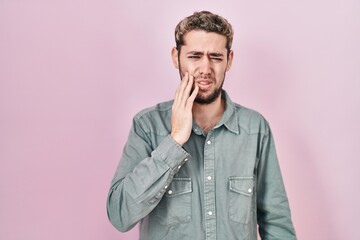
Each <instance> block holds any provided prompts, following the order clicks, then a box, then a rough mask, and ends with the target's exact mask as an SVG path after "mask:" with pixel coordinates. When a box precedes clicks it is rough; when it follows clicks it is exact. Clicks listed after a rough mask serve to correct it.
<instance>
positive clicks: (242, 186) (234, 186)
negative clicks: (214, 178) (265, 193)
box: [229, 177, 254, 197]
mask: <svg viewBox="0 0 360 240" xmlns="http://www.w3.org/2000/svg"><path fill="white" fill-rule="evenodd" d="M229 189H230V191H233V192H236V193H240V194H243V195H246V196H249V197H250V196H252V195H253V192H254V177H230V178H229Z"/></svg>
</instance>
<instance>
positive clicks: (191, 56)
mask: <svg viewBox="0 0 360 240" xmlns="http://www.w3.org/2000/svg"><path fill="white" fill-rule="evenodd" d="M188 58H193V59H199V58H200V56H196V55H190V56H188Z"/></svg>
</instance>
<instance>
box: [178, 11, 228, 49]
mask: <svg viewBox="0 0 360 240" xmlns="http://www.w3.org/2000/svg"><path fill="white" fill-rule="evenodd" d="M191 30H202V31H206V32H215V33H218V34H221V35H223V36H225V37H226V49H227V50H228V53H229V52H230V49H231V45H232V41H233V36H234V31H233V29H232V26H231V24H230V23H229V22H228V21H227V20H226V19H225V18H223V17H221V16H219V15H216V14H213V13H211V12H209V11H201V12H194V14H193V15H191V16H189V17H186V18H184V19H183V20H181V21H180V22H179V23H178V25H177V26H176V28H175V42H176V49H177V50H178V51H180V48H181V47H182V46H183V45H184V44H185V43H184V36H185V35H186V33H188V32H190V31H191Z"/></svg>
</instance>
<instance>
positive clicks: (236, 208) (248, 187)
mask: <svg viewBox="0 0 360 240" xmlns="http://www.w3.org/2000/svg"><path fill="white" fill-rule="evenodd" d="M253 195H254V178H253V177H230V178H229V198H228V199H229V218H230V220H232V221H234V222H238V223H243V224H247V223H249V220H250V216H251V214H252V213H253V212H254V209H253V208H254V206H253V204H254V200H253V199H254V198H253Z"/></svg>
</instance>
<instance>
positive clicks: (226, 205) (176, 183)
mask: <svg viewBox="0 0 360 240" xmlns="http://www.w3.org/2000/svg"><path fill="white" fill-rule="evenodd" d="M175 39H176V48H173V49H172V60H173V63H174V66H175V67H176V68H177V69H179V73H180V77H181V83H180V85H179V87H178V89H177V90H176V94H175V98H174V100H173V101H169V102H165V103H160V104H158V105H156V106H155V107H153V108H150V109H146V110H143V111H141V112H140V113H138V114H137V115H136V116H135V117H134V120H133V125H132V128H131V130H130V134H129V138H128V141H127V144H126V146H125V148H124V152H123V155H122V158H121V161H120V164H119V166H118V168H117V171H116V174H115V176H114V179H113V181H112V184H111V188H110V191H109V195H108V201H107V210H108V216H109V219H110V221H111V223H112V224H113V225H114V226H115V227H116V228H117V229H118V230H120V231H127V230H129V229H131V228H132V227H134V226H135V225H136V224H137V223H138V222H140V239H142V240H145V239H147V240H161V239H170V240H180V239H181V240H190V239H191V240H198V239H207V240H214V239H218V240H231V239H241V240H245V239H246V240H253V239H257V226H259V233H260V236H261V238H262V239H267V240H270V239H281V240H292V239H296V236H295V231H294V228H293V225H292V222H291V217H290V210H289V205H288V200H287V197H286V193H285V189H284V185H283V181H282V177H281V173H280V168H279V165H278V161H277V158H276V153H275V146H274V141H273V138H272V135H271V131H270V128H269V125H268V123H267V121H266V120H265V119H264V118H263V117H262V116H261V115H260V114H259V113H257V112H255V111H253V110H250V109H247V108H245V107H242V106H240V105H238V104H235V103H233V102H232V101H231V100H230V98H229V96H228V95H227V93H226V92H225V91H224V90H222V86H223V83H224V79H225V74H226V72H227V71H228V70H229V69H230V67H231V63H232V60H233V55H234V53H233V51H232V50H231V44H232V39H233V30H232V27H231V25H230V24H229V23H228V22H227V21H226V20H225V19H224V18H223V17H221V16H218V15H215V14H212V13H210V12H206V11H203V12H195V13H194V14H193V15H191V16H189V17H187V18H185V19H184V20H182V21H181V22H180V23H179V24H178V25H177V27H176V29H175Z"/></svg>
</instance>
